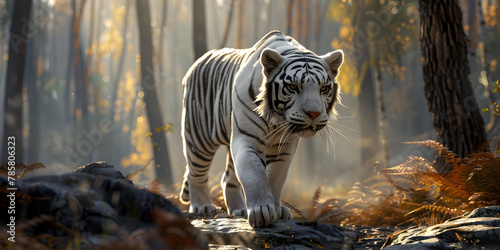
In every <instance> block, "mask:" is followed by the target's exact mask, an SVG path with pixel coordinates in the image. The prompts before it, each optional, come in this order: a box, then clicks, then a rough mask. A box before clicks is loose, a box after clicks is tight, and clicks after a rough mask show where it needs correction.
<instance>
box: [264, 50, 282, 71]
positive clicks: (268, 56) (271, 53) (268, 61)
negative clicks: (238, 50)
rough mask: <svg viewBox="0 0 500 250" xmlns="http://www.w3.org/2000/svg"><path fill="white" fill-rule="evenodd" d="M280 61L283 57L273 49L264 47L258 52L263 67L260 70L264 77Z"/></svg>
mask: <svg viewBox="0 0 500 250" xmlns="http://www.w3.org/2000/svg"><path fill="white" fill-rule="evenodd" d="M281 62H283V57H281V55H280V53H278V51H276V50H274V49H264V50H263V51H262V53H261V54H260V63H261V64H262V67H263V70H262V71H263V72H264V74H265V75H266V77H267V76H269V75H270V74H271V72H273V70H275V69H276V68H277V67H278V66H279V65H280V63H281Z"/></svg>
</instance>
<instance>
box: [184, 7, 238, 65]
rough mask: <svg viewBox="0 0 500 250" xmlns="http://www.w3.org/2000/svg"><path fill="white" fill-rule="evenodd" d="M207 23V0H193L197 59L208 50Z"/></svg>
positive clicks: (194, 38)
mask: <svg viewBox="0 0 500 250" xmlns="http://www.w3.org/2000/svg"><path fill="white" fill-rule="evenodd" d="M240 4H241V3H240ZM205 23H206V18H205V0H193V41H194V57H195V61H196V60H198V58H200V57H201V56H203V54H205V53H206V52H207V50H208V49H207V31H206V27H205Z"/></svg>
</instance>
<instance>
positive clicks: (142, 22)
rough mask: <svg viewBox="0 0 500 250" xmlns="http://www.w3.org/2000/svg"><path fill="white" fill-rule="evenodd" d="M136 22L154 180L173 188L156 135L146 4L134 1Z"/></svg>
mask: <svg viewBox="0 0 500 250" xmlns="http://www.w3.org/2000/svg"><path fill="white" fill-rule="evenodd" d="M135 3H136V10H137V20H138V26H139V45H140V52H141V85H142V90H143V91H144V102H145V103H146V113H147V115H148V121H149V130H150V131H151V133H153V134H152V136H151V140H152V143H153V153H154V159H155V162H156V165H155V172H156V179H157V180H158V181H159V182H160V183H162V184H165V185H172V184H173V181H172V174H171V173H172V169H171V167H170V160H169V156H168V147H167V140H166V136H165V133H161V132H160V133H155V131H157V129H159V128H161V127H163V126H164V125H165V124H164V122H163V115H162V112H161V107H160V103H159V100H158V96H157V92H156V88H157V87H158V86H157V84H156V80H155V74H154V67H153V51H154V50H153V40H152V34H151V17H150V11H149V1H144V0H136V2H135Z"/></svg>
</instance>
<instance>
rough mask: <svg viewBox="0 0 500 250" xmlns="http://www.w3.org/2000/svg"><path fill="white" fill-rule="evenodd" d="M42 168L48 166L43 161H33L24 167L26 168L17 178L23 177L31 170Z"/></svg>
mask: <svg viewBox="0 0 500 250" xmlns="http://www.w3.org/2000/svg"><path fill="white" fill-rule="evenodd" d="M41 168H47V167H45V165H43V164H42V163H41V162H39V163H33V164H29V165H28V166H26V167H25V168H24V170H23V171H22V172H21V173H20V174H19V175H18V176H17V179H21V178H23V177H24V175H26V174H27V173H30V172H33V171H35V170H37V169H41Z"/></svg>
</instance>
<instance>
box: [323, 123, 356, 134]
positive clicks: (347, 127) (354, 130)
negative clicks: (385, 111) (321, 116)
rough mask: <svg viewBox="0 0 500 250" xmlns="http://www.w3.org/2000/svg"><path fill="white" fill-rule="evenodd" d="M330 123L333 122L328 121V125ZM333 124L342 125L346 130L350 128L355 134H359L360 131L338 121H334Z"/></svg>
mask: <svg viewBox="0 0 500 250" xmlns="http://www.w3.org/2000/svg"><path fill="white" fill-rule="evenodd" d="M332 124H333V122H331V121H328V125H330V126H332ZM335 125H339V126H341V127H344V128H346V129H348V130H350V131H352V132H355V133H357V134H361V132H360V131H359V130H357V129H354V128H352V127H349V126H347V125H345V124H342V123H340V122H336V123H335Z"/></svg>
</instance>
